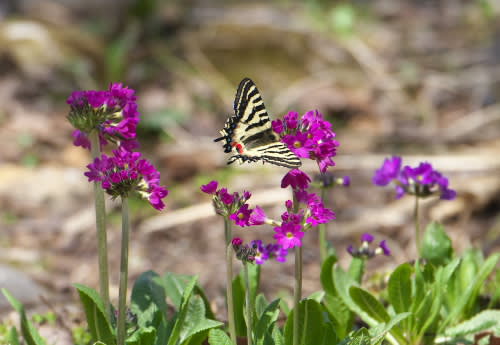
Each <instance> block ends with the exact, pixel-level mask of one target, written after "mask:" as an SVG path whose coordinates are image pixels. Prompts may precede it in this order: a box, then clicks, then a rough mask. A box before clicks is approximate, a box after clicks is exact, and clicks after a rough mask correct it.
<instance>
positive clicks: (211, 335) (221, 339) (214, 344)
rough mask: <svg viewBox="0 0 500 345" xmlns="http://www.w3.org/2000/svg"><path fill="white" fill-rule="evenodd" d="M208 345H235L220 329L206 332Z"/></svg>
mask: <svg viewBox="0 0 500 345" xmlns="http://www.w3.org/2000/svg"><path fill="white" fill-rule="evenodd" d="M208 343H209V344H210V345H235V344H234V343H233V342H232V341H231V338H229V336H228V335H227V334H226V332H224V331H221V330H220V329H211V330H210V332H208Z"/></svg>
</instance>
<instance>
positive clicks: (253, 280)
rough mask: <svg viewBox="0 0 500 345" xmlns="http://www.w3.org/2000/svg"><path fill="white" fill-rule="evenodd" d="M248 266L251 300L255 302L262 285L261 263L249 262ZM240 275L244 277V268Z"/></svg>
mask: <svg viewBox="0 0 500 345" xmlns="http://www.w3.org/2000/svg"><path fill="white" fill-rule="evenodd" d="M247 268H248V281H249V283H250V301H252V303H254V304H255V299H256V298H257V293H258V291H259V285H260V265H256V264H247ZM240 275H241V276H242V277H243V270H241V272H240ZM243 281H244V280H243Z"/></svg>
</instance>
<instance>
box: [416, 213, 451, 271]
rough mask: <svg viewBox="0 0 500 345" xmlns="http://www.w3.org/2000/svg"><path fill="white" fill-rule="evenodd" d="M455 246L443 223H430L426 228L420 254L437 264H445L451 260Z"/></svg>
mask: <svg viewBox="0 0 500 345" xmlns="http://www.w3.org/2000/svg"><path fill="white" fill-rule="evenodd" d="M452 255H453V248H452V245H451V240H450V238H449V237H448V235H447V234H446V232H445V231H444V228H443V226H442V225H441V224H439V223H437V222H433V223H430V224H429V225H428V226H427V228H426V229H425V233H424V238H423V241H422V248H421V250H420V256H421V257H422V258H424V259H427V260H429V261H430V262H432V263H433V264H435V265H443V264H446V263H447V262H449V261H450V260H451V257H452Z"/></svg>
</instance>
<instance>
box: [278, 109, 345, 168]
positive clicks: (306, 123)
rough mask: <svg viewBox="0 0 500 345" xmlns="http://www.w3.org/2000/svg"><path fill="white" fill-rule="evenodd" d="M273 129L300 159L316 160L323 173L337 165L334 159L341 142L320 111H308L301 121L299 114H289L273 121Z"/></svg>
mask: <svg viewBox="0 0 500 345" xmlns="http://www.w3.org/2000/svg"><path fill="white" fill-rule="evenodd" d="M272 127H273V130H274V131H275V132H276V133H278V134H280V136H281V137H282V139H281V141H283V142H284V143H285V144H287V146H288V148H289V149H290V150H292V151H293V152H294V153H295V154H296V155H297V156H298V157H301V158H309V159H313V160H315V161H316V162H317V163H318V166H319V169H320V171H321V172H325V171H326V170H327V169H328V167H329V166H334V165H335V162H334V161H333V160H332V157H333V156H335V155H336V154H337V147H338V146H339V142H338V141H337V140H335V132H333V130H332V125H331V123H330V122H328V121H325V120H324V119H323V115H322V114H321V113H320V112H319V111H317V110H316V111H312V110H311V111H308V112H307V113H305V114H304V115H303V116H302V117H301V118H300V119H299V114H298V113H297V112H294V111H292V112H289V113H288V114H286V115H285V116H284V118H283V120H280V119H278V120H275V121H273V122H272Z"/></svg>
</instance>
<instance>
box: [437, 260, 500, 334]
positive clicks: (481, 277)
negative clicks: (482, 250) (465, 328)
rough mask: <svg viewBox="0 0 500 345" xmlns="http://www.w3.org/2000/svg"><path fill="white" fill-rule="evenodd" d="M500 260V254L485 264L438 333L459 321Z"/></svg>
mask: <svg viewBox="0 0 500 345" xmlns="http://www.w3.org/2000/svg"><path fill="white" fill-rule="evenodd" d="M498 260H500V253H497V254H493V255H491V256H490V257H489V258H488V259H487V260H486V261H485V262H484V264H483V265H482V266H481V269H480V270H479V272H478V274H477V275H476V277H475V278H474V280H472V281H471V284H469V286H467V289H466V290H465V291H464V292H463V294H462V296H461V298H460V299H459V300H458V301H457V303H456V304H455V305H454V306H453V309H452V310H451V312H450V314H448V317H446V319H445V320H444V321H443V322H442V323H441V324H440V327H439V332H438V333H442V332H443V330H444V329H445V328H446V327H447V326H448V325H450V324H453V323H454V322H457V321H458V318H459V316H460V314H461V313H462V312H463V309H464V308H465V306H466V305H467V304H468V303H470V300H471V299H472V298H475V297H477V294H478V290H479V289H480V288H481V286H482V285H483V284H484V281H485V280H486V278H488V276H489V275H490V273H491V272H492V271H493V270H494V269H495V266H496V265H497V263H498Z"/></svg>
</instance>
